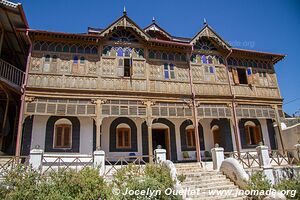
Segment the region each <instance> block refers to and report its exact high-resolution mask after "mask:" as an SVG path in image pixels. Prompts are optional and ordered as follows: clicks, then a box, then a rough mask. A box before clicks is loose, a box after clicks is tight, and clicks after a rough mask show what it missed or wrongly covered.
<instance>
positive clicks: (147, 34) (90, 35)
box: [29, 12, 285, 63]
mask: <svg viewBox="0 0 300 200" xmlns="http://www.w3.org/2000/svg"><path fill="white" fill-rule="evenodd" d="M120 26H124V27H130V28H132V29H134V30H135V31H136V33H137V34H139V35H140V36H141V37H142V38H143V39H144V40H145V41H146V42H151V43H161V44H170V45H178V46H185V47H192V46H193V45H194V44H195V43H196V41H197V40H199V38H201V37H206V38H210V39H211V40H213V41H214V42H215V44H217V45H219V46H220V47H221V48H222V49H224V50H225V51H228V52H229V50H232V52H233V54H232V55H235V54H247V55H248V56H255V55H257V56H258V55H259V56H264V57H268V58H271V59H272V61H273V62H274V63H276V62H278V61H280V60H281V59H283V58H284V57H285V55H283V54H276V53H269V52H260V51H254V50H246V49H238V48H234V47H231V46H230V45H229V44H228V43H227V42H226V41H225V40H224V39H223V38H222V37H221V36H219V35H218V34H217V32H216V31H214V29H213V28H212V27H211V26H209V25H208V24H207V23H205V24H204V27H203V28H202V29H201V30H200V31H199V32H198V33H197V34H196V35H195V36H194V37H193V38H186V37H178V36H173V35H171V34H170V33H169V32H167V31H166V30H165V29H163V28H162V27H160V26H159V25H158V24H157V23H156V21H155V20H154V19H153V21H152V23H151V24H150V25H148V26H147V27H145V28H144V29H142V28H140V27H139V26H138V25H137V24H136V23H135V22H134V21H133V20H132V19H130V18H129V17H128V16H127V13H126V12H125V13H124V14H123V16H121V17H120V18H118V19H117V20H115V21H114V22H113V23H112V24H110V25H109V26H108V27H106V28H95V27H88V30H87V33H63V32H51V31H44V30H33V29H29V31H30V33H32V34H35V35H37V34H44V35H56V34H57V35H60V36H64V37H69V38H76V39H85V40H95V39H102V38H104V37H106V35H108V34H109V33H111V32H112V31H113V30H114V29H115V28H117V27H120ZM153 33H154V34H153ZM157 34H158V35H157ZM157 36H160V37H157Z"/></svg>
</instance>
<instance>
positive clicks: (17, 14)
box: [0, 0, 29, 69]
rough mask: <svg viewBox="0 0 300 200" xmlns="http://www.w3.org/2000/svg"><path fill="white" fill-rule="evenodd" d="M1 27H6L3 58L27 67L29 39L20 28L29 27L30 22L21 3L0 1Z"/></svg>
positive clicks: (15, 64) (21, 66)
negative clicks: (19, 30)
mask: <svg viewBox="0 0 300 200" xmlns="http://www.w3.org/2000/svg"><path fill="white" fill-rule="evenodd" d="M0 27H2V28H3V29H4V38H3V46H2V52H1V58H2V59H4V60H6V61H8V62H9V63H11V64H13V65H14V66H16V67H18V68H21V69H25V65H26V59H27V55H28V50H29V41H28V38H27V37H26V34H25V33H20V32H18V31H17V29H19V28H23V29H28V28H29V26H28V22H27V19H26V17H25V14H24V10H23V7H22V5H21V4H20V3H13V2H10V1H6V0H1V1H0Z"/></svg>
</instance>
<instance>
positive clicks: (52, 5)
mask: <svg viewBox="0 0 300 200" xmlns="http://www.w3.org/2000/svg"><path fill="white" fill-rule="evenodd" d="M20 2H21V3H22V4H23V7H24V9H25V13H26V16H27V20H28V22H29V25H30V27H31V28H32V29H42V30H51V31H62V32H74V33H83V32H86V31H87V27H88V26H91V27H100V28H103V27H104V28H105V27H107V26H108V25H109V24H111V23H112V22H113V21H114V20H116V19H117V18H118V17H120V16H121V15H122V12H123V6H124V5H126V10H127V13H128V16H129V17H130V18H131V19H133V20H134V21H135V22H136V23H137V24H138V25H139V26H140V27H142V28H144V27H146V26H147V25H149V24H150V23H151V20H152V17H153V16H154V17H155V18H156V21H157V23H158V24H159V25H160V26H161V27H162V28H164V29H165V30H167V31H168V32H169V33H171V34H172V35H175V36H182V37H193V36H194V35H195V34H196V33H197V32H198V31H199V30H200V29H201V28H202V26H203V18H206V19H207V22H208V23H209V24H210V25H211V26H212V27H213V28H214V30H215V31H216V32H217V33H218V34H219V35H220V36H221V37H222V38H223V39H225V40H226V41H228V42H230V43H231V44H232V45H233V46H235V47H238V48H244V49H252V50H259V51H267V52H274V53H282V54H286V55H287V57H286V58H285V59H284V60H283V61H281V62H279V63H277V65H276V67H275V69H276V72H277V77H278V81H279V86H280V89H281V95H282V96H283V98H284V103H285V104H284V109H285V111H286V112H287V113H289V114H293V113H294V112H295V111H297V110H299V109H300V76H299V75H300V64H299V63H300V62H299V58H300V50H299V48H300V12H299V10H300V1H298V0H286V1H285V0H264V1H262V0H251V1H246V0H226V1H225V0H224V1H221V0H220V1H203V0H194V1H192V0H190V1H189V0H172V1H166V0H165V1H164V0H151V1H141V0H127V1H125V0H107V1H100V0H85V1H82V0H43V1H28V0H27V1H25V0H21V1H20ZM33 2H34V3H33ZM293 100H294V101H293Z"/></svg>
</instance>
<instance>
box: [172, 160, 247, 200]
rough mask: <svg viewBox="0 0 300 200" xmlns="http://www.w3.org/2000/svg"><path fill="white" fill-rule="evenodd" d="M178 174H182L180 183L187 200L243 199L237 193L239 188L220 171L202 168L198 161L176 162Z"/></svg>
mask: <svg viewBox="0 0 300 200" xmlns="http://www.w3.org/2000/svg"><path fill="white" fill-rule="evenodd" d="M175 167H176V170H177V176H178V175H181V174H182V175H184V176H185V180H184V181H183V182H182V183H181V186H182V189H183V191H185V192H186V194H187V195H186V199H187V200H200V199H201V200H217V199H220V200H221V199H231V200H243V199H246V198H245V197H244V196H241V195H240V194H237V193H238V191H240V189H239V188H238V187H237V186H236V185H234V183H233V182H231V181H230V180H229V179H227V178H226V176H225V175H223V174H222V173H221V172H218V171H214V170H209V169H205V168H202V167H201V166H200V164H199V163H196V162H194V163H176V164H175Z"/></svg>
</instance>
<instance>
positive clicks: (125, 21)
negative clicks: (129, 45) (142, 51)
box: [100, 15, 149, 41]
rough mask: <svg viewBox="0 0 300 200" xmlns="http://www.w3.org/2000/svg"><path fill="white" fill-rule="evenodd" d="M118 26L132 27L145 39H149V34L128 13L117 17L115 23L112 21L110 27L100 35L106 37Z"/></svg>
mask: <svg viewBox="0 0 300 200" xmlns="http://www.w3.org/2000/svg"><path fill="white" fill-rule="evenodd" d="M117 27H125V28H126V27H129V28H132V29H133V30H134V31H135V32H136V33H137V34H138V35H140V36H141V37H142V38H143V39H145V40H147V41H148V40H149V36H148V35H147V34H146V33H145V32H144V30H143V29H141V28H140V27H139V26H138V25H137V24H136V23H134V22H133V21H132V20H131V19H130V18H129V17H127V16H126V15H123V16H122V17H120V18H119V19H117V20H116V21H115V22H114V23H112V24H111V25H110V26H109V27H107V28H106V29H104V30H103V31H102V32H101V33H100V36H102V37H105V36H107V35H108V34H109V33H111V32H112V31H113V30H114V29H116V28H117Z"/></svg>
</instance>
